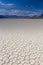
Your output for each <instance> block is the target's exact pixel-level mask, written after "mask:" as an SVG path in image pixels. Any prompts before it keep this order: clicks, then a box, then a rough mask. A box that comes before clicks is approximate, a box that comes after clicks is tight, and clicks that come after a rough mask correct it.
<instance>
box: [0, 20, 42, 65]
mask: <svg viewBox="0 0 43 65" xmlns="http://www.w3.org/2000/svg"><path fill="white" fill-rule="evenodd" d="M0 65H43V19H0Z"/></svg>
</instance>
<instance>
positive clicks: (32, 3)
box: [0, 0, 43, 16]
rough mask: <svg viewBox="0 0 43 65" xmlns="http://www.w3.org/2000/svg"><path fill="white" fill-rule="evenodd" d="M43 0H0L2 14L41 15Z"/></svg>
mask: <svg viewBox="0 0 43 65" xmlns="http://www.w3.org/2000/svg"><path fill="white" fill-rule="evenodd" d="M41 13H43V0H0V15H24V16H25V15H39V14H41Z"/></svg>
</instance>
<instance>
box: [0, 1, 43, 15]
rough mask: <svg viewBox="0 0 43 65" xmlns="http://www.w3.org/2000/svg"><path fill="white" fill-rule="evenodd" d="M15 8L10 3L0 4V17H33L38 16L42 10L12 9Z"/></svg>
mask: <svg viewBox="0 0 43 65" xmlns="http://www.w3.org/2000/svg"><path fill="white" fill-rule="evenodd" d="M15 7H16V6H14V4H12V3H7V4H5V3H3V2H0V15H17V16H33V15H40V14H41V13H42V10H37V11H29V10H17V9H14V8H15Z"/></svg>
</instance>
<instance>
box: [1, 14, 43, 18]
mask: <svg viewBox="0 0 43 65" xmlns="http://www.w3.org/2000/svg"><path fill="white" fill-rule="evenodd" d="M0 18H27V19H43V13H42V14H40V15H34V16H17V15H0Z"/></svg>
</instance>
